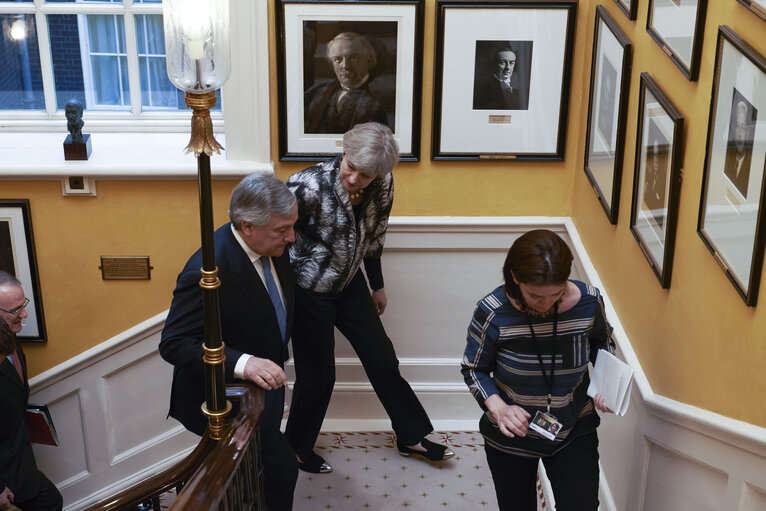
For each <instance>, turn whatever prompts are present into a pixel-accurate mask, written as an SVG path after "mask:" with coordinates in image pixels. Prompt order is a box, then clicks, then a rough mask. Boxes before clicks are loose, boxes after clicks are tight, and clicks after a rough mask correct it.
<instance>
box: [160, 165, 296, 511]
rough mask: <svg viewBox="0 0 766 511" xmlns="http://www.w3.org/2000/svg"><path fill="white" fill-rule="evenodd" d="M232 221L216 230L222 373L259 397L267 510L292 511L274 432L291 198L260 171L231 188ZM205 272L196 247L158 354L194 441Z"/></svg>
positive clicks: (283, 443) (285, 326)
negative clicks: (260, 392) (169, 369)
mask: <svg viewBox="0 0 766 511" xmlns="http://www.w3.org/2000/svg"><path fill="white" fill-rule="evenodd" d="M229 218H230V219H231V222H229V223H227V224H225V225H223V226H222V227H220V228H219V229H218V230H216V232H215V260H216V264H217V266H218V277H219V279H220V281H221V287H220V288H218V298H219V303H220V321H221V333H222V338H223V341H224V344H225V347H224V355H225V356H226V360H225V362H224V374H225V378H226V382H227V383H231V382H234V381H244V380H247V381H250V382H253V383H255V384H256V385H258V386H259V387H261V388H263V389H264V390H265V392H264V399H265V404H264V409H263V413H262V414H261V420H260V424H259V427H260V432H261V455H262V459H263V467H264V487H265V498H266V504H267V506H268V508H269V510H270V511H282V510H290V509H292V504H293V492H294V490H295V483H296V481H297V478H298V467H297V464H296V460H295V454H294V453H293V451H292V449H290V446H289V445H288V443H287V440H286V439H285V437H284V435H282V433H281V432H280V425H281V421H282V415H283V413H284V402H285V383H286V382H287V377H286V375H285V372H284V362H285V361H286V360H287V358H288V350H287V341H288V340H289V339H290V335H291V330H292V324H293V293H294V291H293V289H294V280H293V277H292V274H291V272H290V265H289V259H288V256H287V253H286V252H285V247H286V246H287V244H288V243H291V242H292V241H294V240H295V236H294V233H293V224H294V223H295V221H296V220H297V218H298V212H297V208H296V203H295V196H294V195H293V194H292V192H290V190H288V189H287V187H286V186H285V184H284V183H282V182H281V181H280V180H279V179H277V178H276V177H274V175H273V174H272V173H270V172H256V173H253V174H250V175H249V176H247V177H245V178H244V179H243V180H242V181H241V182H240V183H239V184H238V185H237V186H236V187H235V188H234V190H233V191H232V194H231V201H230V204H229ZM201 267H202V254H201V251H200V250H198V251H197V252H196V253H195V254H194V255H193V256H192V257H191V258H190V259H189V261H188V262H187V263H186V266H184V269H183V270H182V271H181V274H180V275H179V276H178V282H177V285H176V289H175V291H173V301H172V303H171V304H170V311H169V312H168V317H167V320H166V321H165V328H164V329H163V330H162V339H161V340H160V355H162V358H164V359H165V360H166V361H168V362H170V363H171V364H173V366H174V367H173V387H172V391H171V395H170V412H169V415H170V416H172V417H174V418H176V419H178V420H179V421H180V422H181V424H183V425H184V426H185V427H186V429H188V430H189V431H191V432H193V433H196V434H197V435H200V436H201V435H202V434H203V433H204V432H205V429H206V427H207V423H208V421H207V418H206V417H205V415H203V413H202V411H201V410H200V405H201V404H202V403H203V402H204V401H205V377H204V367H205V364H204V363H203V361H202V356H203V351H202V343H203V338H204V327H203V322H204V318H203V305H202V301H203V293H202V290H201V289H200V287H199V281H200V268H201Z"/></svg>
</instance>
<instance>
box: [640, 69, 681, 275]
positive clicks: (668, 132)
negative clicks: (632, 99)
mask: <svg viewBox="0 0 766 511" xmlns="http://www.w3.org/2000/svg"><path fill="white" fill-rule="evenodd" d="M683 123H684V118H683V116H682V115H681V114H680V112H679V111H678V110H677V109H676V108H675V106H673V104H672V103H671V102H670V100H669V99H668V97H667V96H666V95H665V94H664V93H663V92H662V90H661V89H660V88H659V86H658V85H657V83H656V82H655V81H654V80H653V79H652V77H651V76H650V75H649V73H641V86H640V97H639V120H638V132H637V136H636V164H635V171H634V175H633V203H632V207H631V215H630V231H631V232H632V233H633V237H634V238H636V241H637V242H638V245H639V247H640V248H641V251H642V252H643V253H644V256H645V257H646V260H647V261H648V262H649V265H650V266H651V268H652V271H653V272H654V274H655V276H656V277H657V280H659V282H660V285H662V287H663V288H669V287H670V276H671V272H672V269H673V249H674V245H675V234H676V223H677V220H678V201H679V196H680V191H681V161H682V157H683V150H682V146H681V137H682V135H683V133H682V132H683Z"/></svg>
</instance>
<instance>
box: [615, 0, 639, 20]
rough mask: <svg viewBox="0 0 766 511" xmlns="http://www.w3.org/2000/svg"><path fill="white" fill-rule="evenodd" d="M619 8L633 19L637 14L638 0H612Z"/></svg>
mask: <svg viewBox="0 0 766 511" xmlns="http://www.w3.org/2000/svg"><path fill="white" fill-rule="evenodd" d="M614 1H615V3H616V4H617V5H618V7H619V8H620V10H621V11H622V12H624V13H625V16H627V17H628V19H629V20H631V21H635V19H636V15H637V14H638V0H614Z"/></svg>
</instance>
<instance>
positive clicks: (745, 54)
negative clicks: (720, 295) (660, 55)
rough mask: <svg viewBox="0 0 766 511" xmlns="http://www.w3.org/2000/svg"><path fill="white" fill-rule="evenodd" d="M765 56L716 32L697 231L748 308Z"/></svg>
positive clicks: (761, 220) (756, 263)
mask: <svg viewBox="0 0 766 511" xmlns="http://www.w3.org/2000/svg"><path fill="white" fill-rule="evenodd" d="M764 91H766V59H764V57H763V55H760V54H759V53H758V52H757V51H756V50H755V49H754V48H753V47H752V46H750V45H749V44H747V43H746V42H745V41H744V40H743V39H742V38H741V37H739V36H738V35H737V34H736V33H735V32H734V31H733V30H732V29H731V28H729V27H726V26H722V27H719V29H718V44H717V47H716V59H715V75H714V77H713V93H712V99H711V103H710V124H709V126H708V138H707V151H706V156H705V169H704V173H703V181H702V198H701V200H700V212H699V220H698V225H697V233H698V234H699V236H700V237H701V238H702V241H703V243H704V244H705V246H706V247H707V248H708V250H710V252H711V253H712V254H713V257H715V260H716V261H717V262H718V264H719V265H720V266H721V268H722V269H723V271H724V273H725V274H726V276H727V277H728V278H729V280H730V281H731V283H732V284H733V285H734V287H735V288H736V290H737V292H738V293H739V295H740V296H741V297H742V299H743V300H744V301H745V303H746V304H747V305H749V306H754V305H755V304H756V301H757V298H758V285H759V283H760V278H761V269H762V265H763V254H764V238H766V214H765V212H764V207H763V205H764V202H766V187H765V186H764V171H765V170H766V94H764Z"/></svg>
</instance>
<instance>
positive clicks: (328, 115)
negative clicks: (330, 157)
mask: <svg viewBox="0 0 766 511" xmlns="http://www.w3.org/2000/svg"><path fill="white" fill-rule="evenodd" d="M327 60H328V61H329V63H330V65H331V66H332V68H333V71H334V72H335V78H336V79H335V80H332V81H330V82H322V83H319V84H317V85H314V86H313V87H311V88H310V89H308V90H307V91H306V92H305V94H304V98H303V101H304V102H303V104H304V131H305V132H306V133H345V132H346V131H348V130H349V129H351V128H352V127H354V126H355V125H357V124H361V123H365V122H370V121H375V122H379V123H382V124H387V117H386V111H385V109H384V107H383V104H382V103H381V102H380V101H379V100H378V99H377V98H376V97H375V96H374V95H373V93H372V92H371V91H370V81H371V80H372V78H371V77H370V70H371V69H373V68H374V67H375V66H376V65H377V57H376V55H375V48H374V47H373V46H372V44H371V43H370V42H369V41H368V40H367V39H366V38H364V37H362V36H360V35H359V34H357V33H355V32H343V33H341V34H338V35H337V36H335V38H334V39H332V40H331V41H330V42H329V43H327Z"/></svg>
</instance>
